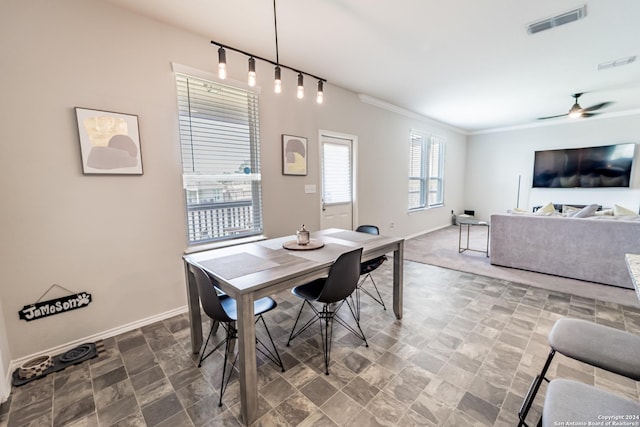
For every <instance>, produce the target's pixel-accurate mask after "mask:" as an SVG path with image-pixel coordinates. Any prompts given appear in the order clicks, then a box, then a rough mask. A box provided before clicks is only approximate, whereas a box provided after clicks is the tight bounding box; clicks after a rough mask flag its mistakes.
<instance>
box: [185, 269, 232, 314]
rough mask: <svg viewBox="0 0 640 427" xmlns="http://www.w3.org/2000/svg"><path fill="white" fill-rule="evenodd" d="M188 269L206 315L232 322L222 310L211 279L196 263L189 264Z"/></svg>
mask: <svg viewBox="0 0 640 427" xmlns="http://www.w3.org/2000/svg"><path fill="white" fill-rule="evenodd" d="M189 270H190V271H191V273H192V274H193V277H194V278H195V279H196V284H197V285H198V292H199V294H200V302H201V303H202V308H203V309H204V312H205V313H207V316H209V317H210V318H212V319H213V320H217V321H218V322H233V319H231V318H230V317H229V316H228V315H227V312H226V311H224V308H222V304H221V303H220V298H219V297H218V293H217V292H216V288H215V287H214V286H213V283H214V282H213V279H211V277H209V275H208V274H207V273H205V271H204V270H203V269H201V268H200V267H198V266H197V265H193V264H189Z"/></svg>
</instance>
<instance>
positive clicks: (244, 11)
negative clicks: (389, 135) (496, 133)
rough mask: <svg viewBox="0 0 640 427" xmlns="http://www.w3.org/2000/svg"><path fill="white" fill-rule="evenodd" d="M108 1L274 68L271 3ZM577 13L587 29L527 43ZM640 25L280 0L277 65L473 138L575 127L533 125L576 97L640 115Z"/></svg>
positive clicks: (484, 7) (572, 28)
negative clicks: (547, 24) (550, 23)
mask: <svg viewBox="0 0 640 427" xmlns="http://www.w3.org/2000/svg"><path fill="white" fill-rule="evenodd" d="M105 1H108V2H110V3H113V4H117V5H121V6H122V7H125V8H127V9H130V10H133V11H135V12H137V13H140V14H143V15H146V16H149V17H151V18H153V19H157V20H159V21H162V22H166V23H169V24H172V25H175V26H177V27H182V28H185V29H188V30H189V31H192V32H194V33H197V34H200V35H202V36H204V37H206V39H207V40H216V41H218V42H221V43H224V44H227V45H229V46H232V47H234V48H237V49H241V50H244V51H247V52H250V53H253V54H256V55H259V56H262V57H265V58H269V59H272V60H275V35H274V22H273V1H272V0H105ZM583 4H586V5H587V16H586V18H585V19H582V20H580V21H577V22H573V23H570V24H567V25H564V26H561V27H556V28H553V29H551V30H549V31H545V32H541V33H538V34H535V35H528V33H527V31H526V29H527V25H528V24H530V23H532V22H535V21H538V20H541V19H544V18H549V17H552V16H555V15H558V14H560V13H563V12H566V11H568V10H570V9H575V8H577V7H580V6H582V5H583ZM639 21H640V1H638V0H582V1H580V0H534V1H531V0H529V1H527V0H484V1H480V0H451V1H446V0H444V1H443V0H393V1H391V0H277V22H278V46H279V56H280V62H281V63H282V64H285V65H287V66H290V67H293V68H297V69H300V70H303V71H305V72H308V73H311V74H315V75H317V76H320V77H323V78H325V79H327V80H328V82H329V83H330V84H334V85H337V86H341V87H343V88H346V89H349V90H351V91H353V92H356V93H359V94H365V95H369V96H371V97H374V98H377V99H379V100H382V101H385V102H387V103H390V104H393V105H396V106H398V107H402V108H404V109H406V110H409V111H412V112H415V113H418V114H421V115H424V116H427V117H430V118H432V119H435V120H437V121H440V122H443V123H446V124H448V125H451V126H454V127H456V128H459V129H461V130H464V131H467V132H470V133H473V132H478V131H483V130H490V129H497V128H504V127H512V126H521V125H531V124H535V123H539V124H543V123H544V124H549V122H554V121H555V122H557V121H565V120H570V119H568V118H560V119H554V120H546V121H542V122H541V121H538V120H537V118H538V117H542V116H550V115H556V114H564V113H566V112H568V110H569V108H570V107H571V105H572V103H573V99H572V98H571V95H572V94H573V93H576V92H585V94H584V95H583V96H582V98H581V99H580V104H581V106H582V107H588V106H590V105H594V104H598V103H600V102H604V101H613V102H614V103H613V104H612V105H611V106H609V107H607V108H606V109H603V110H601V112H602V113H603V114H600V115H599V116H597V117H603V116H605V117H606V116H608V115H609V116H610V115H620V114H628V113H630V112H635V113H637V112H640V22H639ZM210 46H211V55H212V56H214V57H215V56H216V55H217V53H216V49H217V48H216V47H215V46H213V45H210ZM632 55H638V56H639V58H638V59H637V60H636V61H635V62H633V63H632V64H630V65H627V66H624V67H617V68H611V69H607V70H603V71H598V69H597V65H598V64H599V63H601V62H607V61H612V60H615V59H618V58H622V57H628V56H632ZM214 63H215V62H214ZM212 71H213V70H212ZM271 77H272V76H269V78H271ZM261 78H265V77H264V76H259V77H258V79H259V81H260V79H261ZM292 79H295V77H292ZM263 84H264V83H263ZM292 84H293V83H292ZM307 84H309V83H307ZM311 84H312V85H314V86H315V82H313V83H311ZM330 96H331V94H330V90H327V91H326V93H325V102H326V105H327V106H329V105H330V102H331V101H330ZM595 119H596V118H595V117H594V118H589V119H579V120H595Z"/></svg>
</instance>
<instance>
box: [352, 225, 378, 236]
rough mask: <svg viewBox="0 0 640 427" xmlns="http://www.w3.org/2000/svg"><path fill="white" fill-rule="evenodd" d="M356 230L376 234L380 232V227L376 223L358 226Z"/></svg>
mask: <svg viewBox="0 0 640 427" xmlns="http://www.w3.org/2000/svg"><path fill="white" fill-rule="evenodd" d="M356 231H360V232H362V233H369V234H376V235H378V234H380V229H379V228H378V227H376V226H375V225H361V226H359V227H358V228H356Z"/></svg>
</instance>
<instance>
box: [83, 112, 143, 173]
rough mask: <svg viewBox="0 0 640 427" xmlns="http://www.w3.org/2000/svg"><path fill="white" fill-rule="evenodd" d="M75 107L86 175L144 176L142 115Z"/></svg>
mask: <svg viewBox="0 0 640 427" xmlns="http://www.w3.org/2000/svg"><path fill="white" fill-rule="evenodd" d="M75 110H76V119H77V121H78V135H79V137H80V154H81V156H82V172H83V173H84V174H85V175H92V174H94V175H142V153H141V151H140V131H139V128H138V116H135V115H131V114H123V113H114V112H112V111H102V110H91V109H88V108H79V107H76V109H75Z"/></svg>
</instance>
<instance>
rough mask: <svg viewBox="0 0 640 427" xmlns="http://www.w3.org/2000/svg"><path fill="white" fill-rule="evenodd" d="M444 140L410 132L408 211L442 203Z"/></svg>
mask: <svg viewBox="0 0 640 427" xmlns="http://www.w3.org/2000/svg"><path fill="white" fill-rule="evenodd" d="M443 165H444V140H443V139H441V138H438V137H435V136H431V137H427V136H426V135H423V134H421V133H419V132H411V135H410V139H409V206H408V207H409V210H415V209H424V208H427V207H434V206H440V205H442V203H443V188H444V183H443V172H444V171H443Z"/></svg>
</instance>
